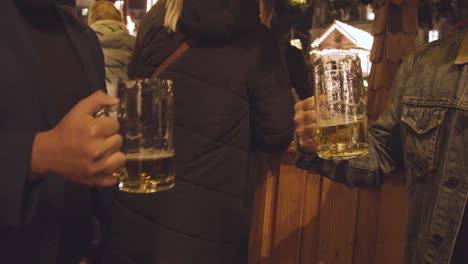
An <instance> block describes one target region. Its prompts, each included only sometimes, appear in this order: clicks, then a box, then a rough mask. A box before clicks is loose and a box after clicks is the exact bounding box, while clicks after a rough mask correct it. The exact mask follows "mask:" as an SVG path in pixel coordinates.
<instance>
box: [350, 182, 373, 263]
mask: <svg viewBox="0 0 468 264" xmlns="http://www.w3.org/2000/svg"><path fill="white" fill-rule="evenodd" d="M379 209H380V189H377V188H360V189H359V195H358V210H357V218H356V238H355V244H354V254H353V262H352V263H354V264H364V263H369V264H371V263H374V259H375V250H376V246H377V245H376V243H377V227H378V224H379V215H380V214H379Z"/></svg>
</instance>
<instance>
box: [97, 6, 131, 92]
mask: <svg viewBox="0 0 468 264" xmlns="http://www.w3.org/2000/svg"><path fill="white" fill-rule="evenodd" d="M88 25H89V26H90V27H91V28H92V29H93V30H94V31H95V32H96V35H97V37H98V39H99V42H100V43H101V46H102V49H103V52H104V63H105V67H106V88H107V93H108V94H109V95H112V96H116V95H117V84H118V82H119V81H122V80H128V76H127V68H128V62H129V61H130V57H131V56H132V53H133V49H134V48H135V37H134V36H132V35H130V33H129V32H128V30H127V28H126V27H125V24H124V23H123V20H122V14H121V13H120V11H119V10H118V9H117V8H115V6H114V5H113V4H111V3H110V2H107V1H97V2H94V3H92V4H91V5H90V6H89V12H88Z"/></svg>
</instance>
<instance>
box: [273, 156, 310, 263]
mask: <svg viewBox="0 0 468 264" xmlns="http://www.w3.org/2000/svg"><path fill="white" fill-rule="evenodd" d="M294 156H295V155H294V153H288V155H287V156H286V157H285V158H284V159H283V164H282V166H281V172H280V178H279V183H278V201H277V210H276V222H275V229H274V240H273V246H272V262H271V263H273V264H295V263H299V262H298V261H299V257H300V248H301V236H302V215H303V213H304V206H303V205H304V193H305V191H306V174H307V172H306V171H305V170H299V169H297V168H296V167H295V166H294Z"/></svg>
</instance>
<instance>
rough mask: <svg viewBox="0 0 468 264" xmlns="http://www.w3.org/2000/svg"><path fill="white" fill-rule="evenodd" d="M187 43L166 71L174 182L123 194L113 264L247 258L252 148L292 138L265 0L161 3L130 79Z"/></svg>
mask: <svg viewBox="0 0 468 264" xmlns="http://www.w3.org/2000/svg"><path fill="white" fill-rule="evenodd" d="M187 39H192V40H194V42H195V43H194V44H192V46H191V47H190V48H189V50H188V51H186V52H185V53H184V54H182V55H181V56H180V57H179V58H178V59H177V60H175V61H174V62H173V63H172V64H171V65H169V66H168V67H167V68H166V70H165V71H164V72H162V73H161V75H160V78H163V79H165V78H167V79H171V80H173V87H174V111H175V116H174V141H175V178H176V184H175V187H174V188H173V189H171V190H169V191H163V192H159V193H156V194H148V195H134V194H133V195H132V194H128V193H123V192H118V193H115V198H114V209H113V225H112V237H111V238H110V239H109V241H110V243H111V246H110V248H111V251H112V254H113V255H114V256H113V258H111V259H109V260H108V261H107V262H106V263H112V264H116V263H138V264H157V263H171V264H191V263H193V264H199V263H204V264H219V263H223V264H243V263H247V247H248V239H249V230H250V222H251V210H252V200H253V195H254V192H255V177H254V175H255V167H256V164H255V159H254V157H255V155H254V153H255V151H257V150H260V151H265V152H268V153H273V152H279V151H283V150H285V149H286V148H287V147H288V146H289V144H290V143H291V141H292V138H293V129H294V128H293V107H294V106H293V98H292V95H291V92H290V82H289V79H288V72H287V69H286V67H285V65H284V62H283V59H282V54H281V52H280V49H279V47H278V45H277V42H276V40H275V38H274V36H273V35H272V34H271V32H270V31H269V30H268V29H267V28H266V27H265V26H263V25H262V24H261V22H260V20H259V9H258V3H256V2H255V1H251V0H184V1H181V0H167V1H158V2H157V3H156V5H155V6H154V7H153V8H152V9H151V10H150V11H149V13H148V14H147V15H146V16H145V18H144V19H143V21H142V23H141V27H140V30H139V32H138V35H137V41H136V48H135V52H134V54H133V57H132V59H131V60H130V64H129V77H130V78H143V77H149V76H150V75H151V74H152V73H153V71H154V70H155V68H156V67H157V66H158V65H160V64H161V63H162V62H163V61H164V60H165V59H166V58H167V57H168V56H169V55H170V54H171V53H172V52H173V51H174V50H176V49H177V48H178V47H179V46H180V45H181V43H183V42H184V41H185V40H187ZM112 254H111V255H112ZM126 261H127V262H126Z"/></svg>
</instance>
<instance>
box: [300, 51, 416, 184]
mask: <svg viewBox="0 0 468 264" xmlns="http://www.w3.org/2000/svg"><path fill="white" fill-rule="evenodd" d="M411 65H412V56H410V57H409V58H408V59H407V60H405V62H404V63H403V64H402V65H401V66H400V68H399V69H398V72H397V74H396V76H395V79H394V82H393V85H392V91H391V95H390V97H389V102H388V108H387V110H386V111H385V112H384V113H383V114H382V115H381V116H380V117H379V119H378V120H377V121H375V122H374V123H373V124H372V125H371V126H370V127H369V129H368V141H369V154H367V155H366V156H363V157H360V158H355V159H351V160H348V161H330V160H323V159H320V158H318V156H317V154H316V142H315V140H314V137H315V134H316V127H315V103H314V99H313V98H310V99H306V100H304V101H301V102H299V103H297V104H296V106H295V110H296V115H295V123H296V135H297V138H298V140H297V141H298V147H297V156H296V166H297V167H299V168H303V169H308V170H314V171H317V172H319V173H320V174H321V175H323V176H326V177H328V178H329V179H331V180H333V181H335V182H339V183H343V184H346V185H347V186H349V187H357V186H380V185H381V184H382V182H383V180H384V178H385V177H386V176H388V175H390V173H392V172H393V171H394V170H395V169H396V168H397V166H398V165H399V163H401V157H402V151H401V139H400V116H401V111H402V110H401V109H402V106H401V99H402V94H403V92H404V90H405V85H406V80H407V76H408V74H409V73H410V69H411Z"/></svg>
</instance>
